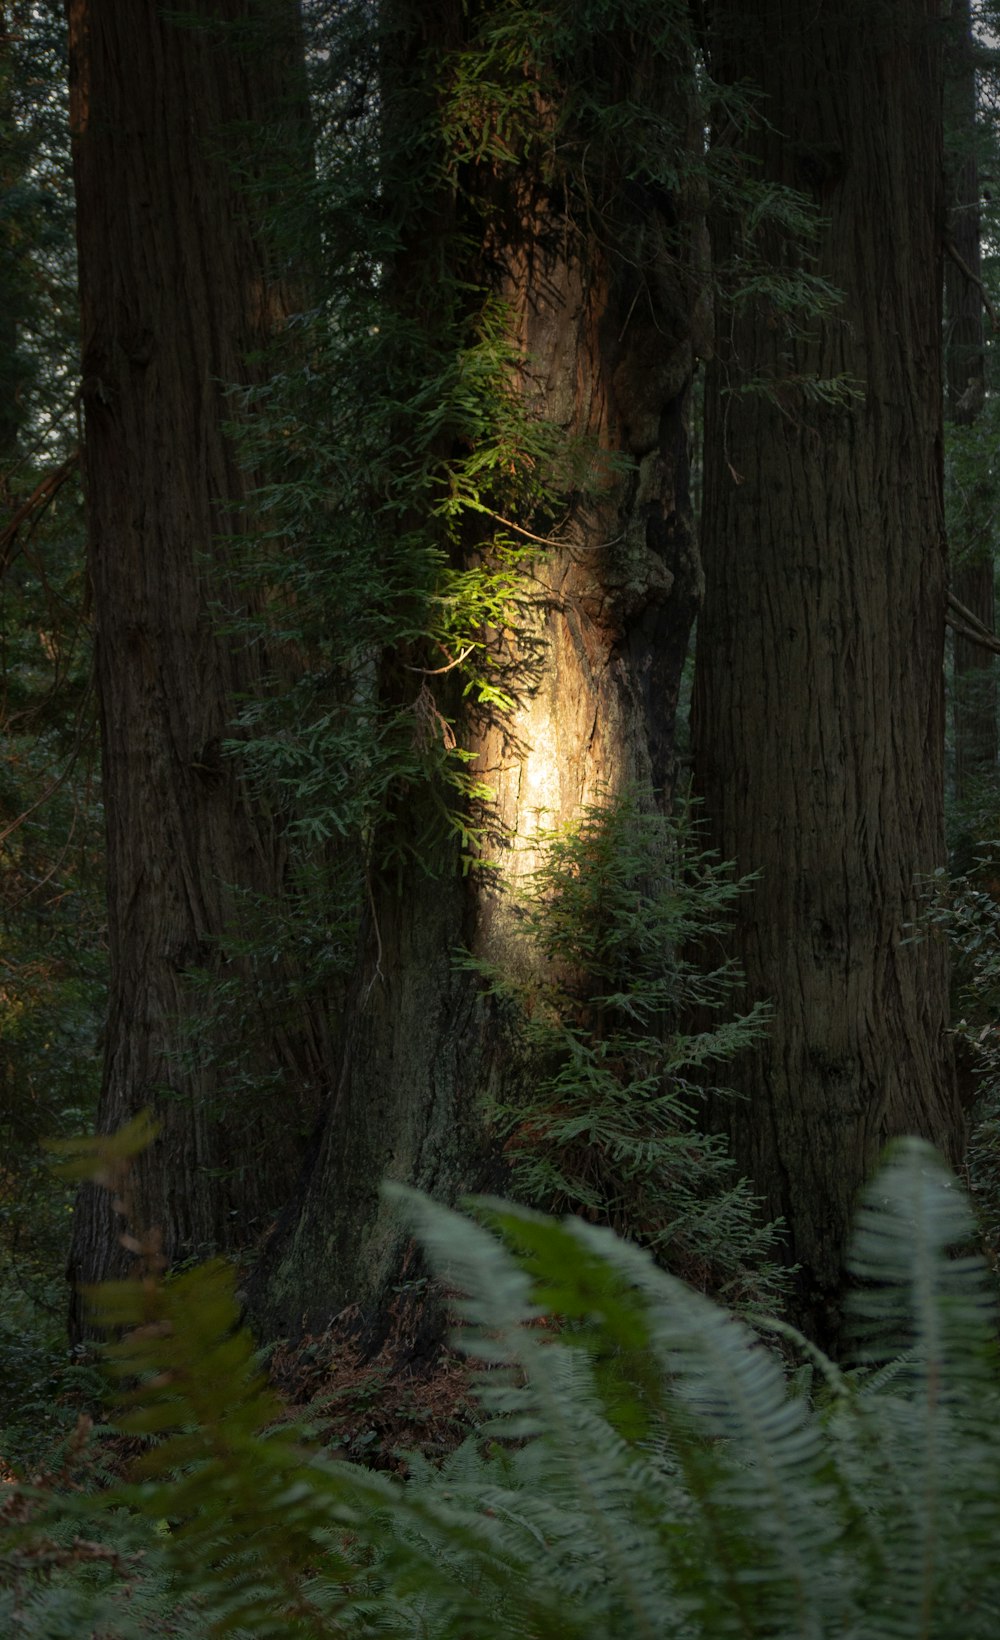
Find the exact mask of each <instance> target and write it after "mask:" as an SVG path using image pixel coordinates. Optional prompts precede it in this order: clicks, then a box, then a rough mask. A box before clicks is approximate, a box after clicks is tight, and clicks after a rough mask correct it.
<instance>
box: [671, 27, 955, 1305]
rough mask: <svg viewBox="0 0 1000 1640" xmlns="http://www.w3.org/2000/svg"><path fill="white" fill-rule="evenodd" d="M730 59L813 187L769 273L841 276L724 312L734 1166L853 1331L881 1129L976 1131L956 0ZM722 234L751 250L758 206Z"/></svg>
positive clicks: (700, 694) (712, 407) (717, 652)
mask: <svg viewBox="0 0 1000 1640" xmlns="http://www.w3.org/2000/svg"><path fill="white" fill-rule="evenodd" d="M712 66H713V69H714V71H715V72H716V74H717V75H718V76H719V77H721V78H722V79H723V80H727V79H737V78H739V79H741V80H743V79H745V78H749V80H750V81H751V82H752V83H755V84H756V85H758V86H759V87H760V89H761V92H762V94H763V96H762V102H761V110H762V117H761V118H759V119H758V120H756V121H755V122H754V123H753V125H752V127H751V128H750V129H749V131H748V133H747V134H746V137H745V149H744V152H745V164H746V166H747V168H748V171H749V174H750V175H752V176H754V177H759V178H760V182H761V185H762V187H763V188H765V189H766V188H767V187H768V186H770V185H773V184H783V185H791V186H792V187H794V188H797V189H799V190H802V191H803V192H804V193H806V194H808V195H809V196H811V198H812V199H813V200H814V201H815V205H816V209H817V213H818V216H817V238H816V241H815V245H814V246H813V247H811V248H810V247H805V248H803V247H802V246H801V244H798V243H796V240H795V237H794V235H793V234H792V233H791V232H789V233H786V234H785V235H778V234H774V235H773V236H772V238H771V241H770V243H769V245H768V246H767V250H768V252H769V256H770V258H771V260H772V262H773V265H775V266H781V267H783V268H785V269H789V268H794V267H795V266H796V265H799V266H802V267H804V268H806V269H810V270H812V271H815V272H818V273H819V274H820V275H822V276H824V277H825V278H826V279H828V280H829V281H831V282H832V284H833V285H834V286H835V287H837V289H838V290H839V291H840V292H842V298H841V300H840V302H839V303H838V305H837V306H836V307H835V309H834V310H833V311H832V312H830V313H827V314H825V315H821V316H819V317H815V318H813V320H812V321H811V323H809V324H808V325H807V326H806V327H805V330H804V331H803V330H802V329H801V328H800V329H798V330H796V329H795V328H793V327H792V326H790V325H789V324H788V323H787V322H786V319H785V316H784V314H783V313H782V312H781V311H780V310H779V309H778V308H777V307H775V306H774V305H773V304H771V303H770V302H769V301H768V298H767V295H766V294H757V295H745V296H744V297H743V299H742V300H740V301H739V302H737V303H736V304H735V305H734V306H733V307H732V308H731V309H730V310H729V311H728V312H727V313H726V315H725V319H724V322H722V321H720V327H719V329H720V340H719V358H718V363H717V365H716V366H715V367H714V368H713V371H712V374H711V378H710V383H709V391H708V405H707V426H706V470H705V509H704V530H703V556H704V562H705V575H706V597H705V604H704V609H703V611H702V615H701V618H700V621H699V632H698V649H697V662H696V679H695V718H696V725H695V733H696V771H697V781H698V784H699V786H700V789H701V791H702V792H703V794H704V798H705V806H706V813H707V815H708V818H709V821H710V824H711V829H712V833H713V836H714V839H715V841H716V842H717V844H718V846H719V848H720V849H721V851H722V852H723V854H724V855H725V856H726V857H731V858H733V859H735V861H736V863H737V868H738V870H739V871H740V872H741V873H743V872H759V873H760V879H759V883H758V886H757V887H756V889H755V891H754V892H753V893H752V894H751V895H748V896H747V897H746V898H745V899H744V901H743V902H742V906H741V909H740V913H739V919H738V925H737V928H736V932H735V937H734V952H735V954H736V955H737V956H738V957H739V959H740V961H741V962H742V963H743V965H744V968H745V972H746V976H747V986H748V990H749V993H750V995H751V996H752V997H754V998H770V999H772V1000H773V1004H774V1011H775V1013H774V1022H773V1026H772V1028H771V1031H770V1033H769V1036H768V1039H767V1041H766V1043H765V1044H764V1046H763V1048H762V1050H761V1051H760V1052H758V1053H755V1054H754V1055H752V1056H750V1057H748V1060H747V1062H746V1064H745V1067H744V1069H743V1072H742V1076H741V1079H740V1080H741V1084H742V1087H743V1089H744V1090H745V1093H746V1095H747V1098H746V1101H745V1103H743V1104H741V1105H739V1106H737V1107H735V1114H734V1118H733V1128H734V1138H735V1142H736V1146H737V1159H738V1160H739V1161H740V1162H741V1164H742V1165H743V1166H744V1167H745V1168H746V1169H747V1171H748V1172H749V1173H750V1175H751V1177H752V1178H753V1180H754V1181H755V1182H756V1185H757V1187H758V1188H759V1189H760V1190H761V1192H762V1193H763V1194H764V1196H765V1199H766V1203H767V1206H768V1208H769V1209H770V1211H771V1212H773V1213H775V1214H783V1215H784V1216H785V1219H786V1222H787V1231H788V1244H789V1252H790V1255H791V1258H792V1259H793V1260H794V1261H795V1262H796V1263H798V1264H799V1266H800V1270H801V1308H802V1315H803V1317H804V1320H805V1322H806V1324H807V1325H808V1326H809V1327H811V1328H812V1329H813V1330H814V1331H815V1332H816V1333H818V1334H820V1335H821V1336H824V1335H825V1336H829V1335H830V1334H831V1332H832V1331H833V1330H834V1329H835V1327H836V1301H837V1294H838V1289H839V1286H840V1279H841V1256H842V1249H843V1244H844V1238H845V1235H846V1232H847V1229H848V1226H849V1221H850V1216H851V1211H852V1206H853V1202H854V1197H855V1193H856V1191H857V1189H858V1186H859V1185H860V1184H861V1182H862V1180H864V1179H865V1178H866V1176H867V1175H868V1174H869V1172H870V1170H871V1169H872V1167H873V1165H874V1163H875V1161H876V1159H877V1157H878V1154H879V1151H880V1149H881V1147H882V1146H883V1145H884V1143H885V1142H886V1140H887V1139H889V1138H890V1137H891V1136H892V1135H894V1134H900V1133H908V1132H916V1133H921V1134H924V1135H925V1136H927V1137H928V1138H930V1139H932V1140H934V1141H936V1142H937V1143H938V1144H940V1145H942V1146H943V1147H944V1148H945V1149H946V1150H950V1151H952V1152H954V1150H955V1148H956V1144H957V1141H958V1136H959V1133H960V1127H961V1121H960V1114H959V1111H958V1109H957V1108H956V1102H955V1098H954V1093H953V1087H954V1079H953V1070H952V1065H951V1055H950V1052H949V1046H948V1039H947V1036H946V1026H947V973H946V959H945V954H944V951H943V949H942V947H941V946H940V945H938V944H934V943H931V942H929V941H926V940H921V939H919V938H916V937H914V928H913V924H914V920H915V918H916V916H917V913H918V889H917V879H918V878H919V876H920V874H921V873H923V872H929V871H932V870H933V869H934V868H935V866H937V865H938V864H939V863H940V862H941V859H942V850H943V819H942V738H943V736H942V714H943V700H942V681H941V665H942V646H943V636H944V612H945V603H944V600H945V587H946V582H945V577H946V562H945V550H944V530H943V519H942V479H941V400H940V388H941V370H940V337H941V324H940V320H941V314H940V295H939V291H940V224H941V199H940V183H939V178H940V175H941V151H940V141H941V138H940V129H939V124H938V120H937V117H936V111H937V110H938V108H939V106H940V78H939V64H938V54H937V47H936V43H935V8H934V6H933V5H932V4H931V3H929V0H899V3H897V4H886V5H875V6H872V5H870V4H868V3H867V0H865V3H861V0H844V3H842V4H839V5H836V6H829V7H823V8H821V9H819V10H817V8H816V7H815V6H813V5H807V4H805V3H804V0H746V3H744V4H742V5H741V6H740V8H739V12H738V17H737V16H735V15H734V14H733V12H732V10H731V9H730V8H728V7H726V8H722V7H720V8H719V9H718V13H717V44H716V47H715V56H714V58H713V65H712ZM717 227H718V235H717V238H718V246H717V249H718V254H719V258H720V261H721V262H722V263H723V264H731V263H732V262H733V260H734V259H736V258H738V256H739V255H740V252H741V249H742V244H741V239H740V235H741V231H742V229H741V225H740V224H739V223H737V222H736V221H733V220H728V221H725V222H720V223H719V224H718V225H717ZM837 377H839V378H841V379H842V381H843V383H844V384H845V386H846V388H847V390H848V392H849V393H850V394H851V395H852V396H850V397H847V396H842V397H841V398H840V399H839V400H837V401H834V402H827V401H825V400H824V398H823V397H822V392H821V390H818V389H817V388H816V387H814V386H812V384H813V383H819V382H823V381H829V380H830V379H832V378H837ZM755 379H756V386H754V385H753V384H754V381H755ZM855 394H856V396H853V395H855Z"/></svg>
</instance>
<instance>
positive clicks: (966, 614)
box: [948, 592, 996, 638]
mask: <svg viewBox="0 0 1000 1640" xmlns="http://www.w3.org/2000/svg"><path fill="white" fill-rule="evenodd" d="M948 608H949V609H951V610H954V612H955V614H956V615H957V616H958V618H959V620H960V621H964V622H965V624H966V626H971V627H974V628H975V630H976V631H977V632H983V633H985V634H986V636H987V637H988V638H992V637H995V636H996V634H995V633H993V632H991V631H990V629H989V627H988V626H987V625H986V624H985V622H984V621H981V620H980V619H979V616H978V615H976V614H974V613H973V611H972V610H971V609H969V608H968V606H967V605H966V604H963V603H960V602H959V600H958V599H957V598H956V597H955V594H954V593H953V592H949V594H948Z"/></svg>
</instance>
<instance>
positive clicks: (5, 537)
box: [0, 450, 80, 571]
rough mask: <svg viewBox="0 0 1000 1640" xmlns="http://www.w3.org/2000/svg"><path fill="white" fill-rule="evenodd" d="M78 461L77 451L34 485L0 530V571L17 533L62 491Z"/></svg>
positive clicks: (78, 454) (8, 559)
mask: <svg viewBox="0 0 1000 1640" xmlns="http://www.w3.org/2000/svg"><path fill="white" fill-rule="evenodd" d="M79 459H80V452H79V450H74V451H73V454H72V455H69V456H67V457H66V460H65V461H63V462H61V463H60V465H59V466H58V467H54V468H53V470H52V472H51V473H47V474H46V476H45V477H44V478H43V479H42V480H41V482H40V483H39V484H36V485H35V488H34V489H33V490H32V492H31V494H30V495H29V496H28V498H27V500H26V501H22V502H21V505H20V506H19V507H18V509H17V511H16V512H15V513H14V515H13V517H12V518H11V519H10V520H9V521H8V522H7V523H6V524H5V525H4V527H3V529H2V530H0V571H2V570H5V569H6V568H7V565H8V564H9V562H10V559H11V555H12V549H13V546H14V542H15V541H16V539H17V532H18V530H19V529H20V528H21V525H22V524H23V523H24V522H25V520H26V519H28V518H30V517H31V515H32V513H35V512H43V511H44V510H45V508H46V507H47V506H49V504H50V502H52V501H53V500H54V499H55V497H56V496H57V495H58V493H59V491H60V490H61V489H62V487H63V485H64V484H65V482H66V480H67V479H68V478H69V475H70V473H71V472H72V471H73V469H74V467H75V466H76V464H77V462H78V461H79Z"/></svg>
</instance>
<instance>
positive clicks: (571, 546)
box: [475, 501, 625, 552]
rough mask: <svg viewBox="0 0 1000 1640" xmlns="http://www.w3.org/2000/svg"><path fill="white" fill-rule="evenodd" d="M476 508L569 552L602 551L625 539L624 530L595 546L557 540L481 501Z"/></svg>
mask: <svg viewBox="0 0 1000 1640" xmlns="http://www.w3.org/2000/svg"><path fill="white" fill-rule="evenodd" d="M475 510H476V512H481V513H485V514H486V516H487V518H493V519H495V520H496V522H497V523H498V524H502V525H503V527H504V529H505V530H517V533H518V535H524V536H526V537H527V539H528V540H529V541H537V542H538V545H539V546H540V547H565V549H566V551H567V552H582V551H586V552H602V551H603V550H604V548H605V547H616V546H617V545H618V543H619V541H623V540H624V539H625V531H624V530H623V531H622V532H621V534H620V535H614V536H612V538H611V540H610V541H595V542H594V545H593V546H590V545H589V544H588V543H587V542H586V541H557V540H556V539H555V537H554V536H552V535H548V536H546V535H532V533H531V531H530V530H526V529H525V527H524V525H523V524H515V523H514V520H513V519H512V518H504V517H503V515H502V514H501V513H498V512H494V511H493V508H492V507H484V506H483V504H482V502H481V501H479V502H477V503H476V507H475Z"/></svg>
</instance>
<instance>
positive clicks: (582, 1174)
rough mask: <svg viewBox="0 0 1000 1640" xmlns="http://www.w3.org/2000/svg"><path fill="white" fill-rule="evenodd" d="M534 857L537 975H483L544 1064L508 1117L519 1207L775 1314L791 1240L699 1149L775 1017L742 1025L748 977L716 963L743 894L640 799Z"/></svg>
mask: <svg viewBox="0 0 1000 1640" xmlns="http://www.w3.org/2000/svg"><path fill="white" fill-rule="evenodd" d="M538 841H539V843H540V845H541V847H542V850H543V863H542V865H541V866H540V867H539V868H538V869H537V870H536V871H535V872H533V873H532V874H531V875H530V876H529V877H528V879H527V887H526V890H525V896H524V903H523V905H522V907H521V911H522V922H521V927H522V930H523V935H524V939H525V942H526V948H527V950H528V952H529V953H530V956H529V957H528V959H527V962H526V973H525V975H523V976H521V977H517V976H514V977H512V976H511V975H509V974H504V973H503V972H501V971H499V970H497V969H495V968H491V967H490V965H489V964H487V963H483V962H479V963H476V964H475V965H474V966H476V967H477V968H478V969H479V970H480V971H481V972H483V973H484V974H485V975H486V976H487V977H488V978H489V979H490V981H491V983H492V985H493V988H494V991H495V993H496V994H498V995H499V996H501V997H503V998H505V999H506V1000H507V1002H508V1003H509V1004H511V1005H512V1006H513V1008H514V1010H515V1017H516V1022H517V1025H516V1028H517V1030H518V1032H519V1034H520V1035H521V1036H523V1038H524V1039H525V1040H526V1041H527V1042H528V1043H529V1044H530V1047H531V1049H532V1051H533V1053H534V1054H535V1055H536V1056H537V1057H536V1059H535V1061H534V1062H535V1063H536V1064H537V1065H538V1067H539V1070H538V1073H537V1075H536V1077H535V1079H534V1081H533V1083H532V1085H531V1087H530V1089H529V1090H527V1091H526V1092H525V1094H524V1096H523V1098H522V1099H521V1100H519V1102H518V1103H517V1104H516V1105H514V1106H512V1107H509V1108H507V1109H505V1110H503V1111H501V1112H500V1113H499V1122H500V1127H501V1131H502V1132H504V1133H506V1135H507V1140H506V1152H507V1156H508V1158H509V1161H510V1163H511V1168H512V1177H513V1182H514V1186H515V1189H516V1191H517V1193H518V1194H519V1196H520V1197H521V1198H522V1199H523V1200H526V1201H528V1202H532V1203H534V1204H535V1205H538V1206H542V1207H545V1208H546V1209H548V1210H550V1211H552V1210H559V1211H570V1212H577V1213H583V1214H584V1215H585V1216H586V1217H588V1218H590V1219H591V1220H596V1221H598V1222H601V1223H606V1224H610V1225H611V1226H612V1227H613V1228H615V1229H617V1230H618V1231H619V1232H620V1233H622V1234H627V1235H628V1236H629V1237H630V1238H632V1239H633V1240H635V1241H637V1242H639V1243H640V1244H642V1245H643V1246H646V1247H649V1248H651V1249H652V1250H653V1251H654V1252H655V1254H656V1256H657V1258H658V1260H659V1261H660V1262H661V1263H663V1264H665V1265H666V1266H667V1267H668V1268H669V1269H672V1270H673V1271H674V1272H675V1273H676V1274H680V1275H683V1276H684V1277H685V1278H686V1279H687V1280H689V1281H691V1282H693V1283H695V1284H696V1285H699V1286H702V1287H707V1288H708V1289H709V1290H711V1291H713V1292H715V1293H717V1294H718V1295H720V1296H721V1297H723V1298H725V1299H726V1301H727V1302H730V1303H735V1304H741V1303H745V1302H758V1303H760V1302H763V1303H765V1304H773V1303H775V1302H776V1301H777V1300H778V1296H779V1294H780V1290H781V1285H782V1277H781V1276H780V1274H779V1272H778V1269H777V1267H776V1265H775V1263H774V1262H773V1258H774V1254H775V1245H774V1244H775V1239H776V1234H777V1229H778V1227H776V1226H773V1225H772V1226H764V1225H763V1224H762V1223H761V1222H760V1216H759V1209H758V1205H757V1203H756V1202H755V1200H754V1198H753V1195H752V1193H751V1191H750V1187H749V1186H748V1185H747V1183H746V1181H745V1180H740V1179H738V1178H737V1177H736V1175H735V1173H734V1170H733V1164H732V1161H731V1159H730V1157H729V1154H728V1148H727V1144H726V1141H725V1139H724V1138H723V1137H722V1136H721V1135H720V1134H718V1133H715V1134H712V1133H708V1132H705V1131H703V1125H704V1121H703V1111H704V1102H705V1100H706V1099H708V1098H709V1097H712V1098H714V1099H720V1098H723V1099H724V1098H726V1097H727V1094H726V1092H725V1089H724V1088H722V1087H720V1086H718V1085H717V1082H716V1076H717V1074H718V1073H717V1067H719V1066H721V1065H724V1064H725V1062H726V1061H727V1060H730V1059H732V1058H733V1057H734V1055H737V1054H739V1052H740V1051H741V1050H742V1049H744V1048H746V1047H747V1046H748V1045H749V1044H750V1043H752V1042H753V1041H755V1040H756V1039H757V1038H758V1037H759V1036H760V1034H761V1032H762V1031H763V1029H764V1028H765V1025H766V1019H767V1015H768V1009H767V1008H765V1007H764V1006H762V1005H760V1004H757V1005H756V1006H755V1007H753V1008H752V1009H751V1011H750V1012H749V1013H747V1014H744V1015H742V1016H737V1017H728V1016H729V1015H730V1014H731V1012H732V1008H733V1004H734V1001H735V993H736V991H737V990H738V987H739V983H740V976H739V973H738V970H737V969H736V966H735V964H734V963H732V962H731V961H728V960H726V959H724V958H723V959H721V960H720V958H719V955H718V949H719V945H720V944H721V939H722V936H723V935H724V933H725V930H726V927H727V925H728V922H729V913H730V912H731V909H732V906H733V902H734V900H735V899H736V897H737V896H738V895H739V894H741V893H742V892H745V890H746V887H747V884H746V883H741V882H737V881H735V880H734V878H733V873H732V869H731V867H729V866H728V865H726V864H724V863H722V862H720V861H719V860H718V859H717V858H716V857H715V856H714V855H713V854H712V853H711V852H710V851H706V850H704V849H703V848H701V846H700V844H699V840H698V827H697V819H696V816H695V813H694V811H692V809H691V808H689V807H682V808H681V809H680V810H679V812H678V813H677V815H676V816H674V817H668V816H666V815H664V814H663V813H662V812H660V811H659V810H657V809H656V808H655V806H654V805H653V804H652V803H651V801H650V799H649V798H648V795H647V796H646V797H645V798H644V796H643V794H642V793H641V792H635V791H633V792H625V793H623V794H622V795H620V796H618V797H616V798H609V799H608V800H607V801H606V802H604V803H602V804H600V805H596V806H592V807H590V808H588V809H586V810H585V811H584V813H583V815H582V816H581V819H580V820H579V822H577V823H576V824H574V825H573V826H572V827H567V828H566V829H564V830H563V831H562V832H557V833H552V834H548V835H543V836H542V837H540V838H539V839H538ZM728 1097H731V1095H729V1096H728Z"/></svg>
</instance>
